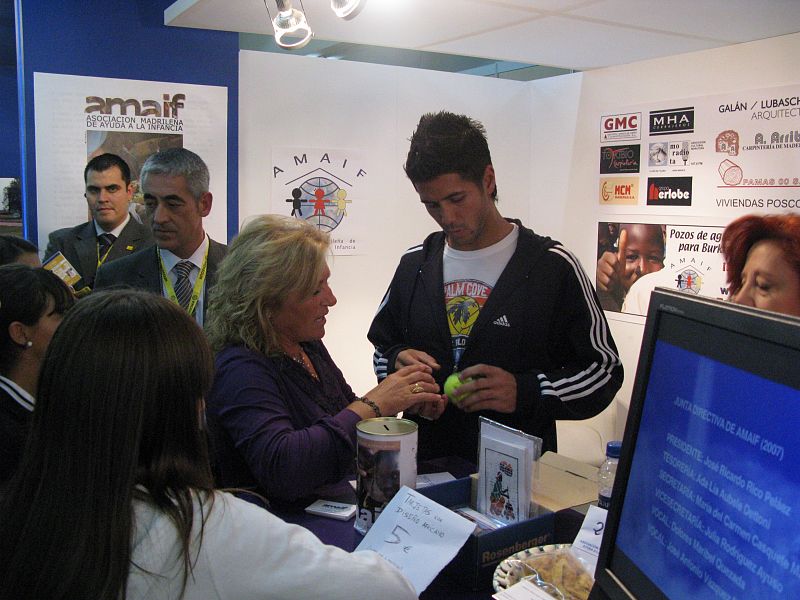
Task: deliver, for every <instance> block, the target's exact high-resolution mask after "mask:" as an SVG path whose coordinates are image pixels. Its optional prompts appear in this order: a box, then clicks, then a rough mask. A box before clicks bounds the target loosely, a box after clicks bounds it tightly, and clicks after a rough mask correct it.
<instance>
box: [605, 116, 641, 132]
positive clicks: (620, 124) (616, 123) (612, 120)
mask: <svg viewBox="0 0 800 600" xmlns="http://www.w3.org/2000/svg"><path fill="white" fill-rule="evenodd" d="M638 126H639V115H622V116H617V117H606V120H605V121H603V129H605V130H606V131H619V130H623V131H624V130H626V129H636V128H637V127H638Z"/></svg>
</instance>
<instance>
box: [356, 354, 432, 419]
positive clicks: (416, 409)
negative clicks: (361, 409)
mask: <svg viewBox="0 0 800 600" xmlns="http://www.w3.org/2000/svg"><path fill="white" fill-rule="evenodd" d="M367 397H368V398H369V399H370V400H372V401H373V402H375V403H376V404H377V405H378V406H379V407H380V409H381V413H382V414H383V415H385V416H390V415H396V414H397V413H399V412H400V411H406V410H408V411H409V412H411V413H416V414H419V415H421V416H423V417H425V418H428V419H436V418H438V417H439V416H441V414H442V413H443V412H444V409H445V407H446V406H447V399H446V398H445V396H443V395H442V394H440V393H439V384H438V383H436V380H435V379H434V378H433V375H431V368H430V367H429V366H428V365H424V364H419V363H417V364H413V365H409V366H407V367H403V368H402V369H398V370H397V371H395V372H394V373H392V374H391V375H389V376H388V377H387V378H386V379H384V380H383V381H382V382H381V383H380V384H378V385H377V386H376V387H374V388H373V389H372V390H370V391H369V392H367Z"/></svg>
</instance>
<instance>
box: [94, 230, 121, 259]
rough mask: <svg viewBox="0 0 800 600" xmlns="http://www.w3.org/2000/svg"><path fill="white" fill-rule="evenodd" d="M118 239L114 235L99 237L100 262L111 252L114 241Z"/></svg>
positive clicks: (107, 234)
mask: <svg viewBox="0 0 800 600" xmlns="http://www.w3.org/2000/svg"><path fill="white" fill-rule="evenodd" d="M116 239H117V236H115V235H114V234H113V233H101V234H100V235H98V236H97V254H99V255H100V260H103V259H104V258H105V257H106V255H107V254H108V251H109V250H111V246H112V244H113V243H114V240H116Z"/></svg>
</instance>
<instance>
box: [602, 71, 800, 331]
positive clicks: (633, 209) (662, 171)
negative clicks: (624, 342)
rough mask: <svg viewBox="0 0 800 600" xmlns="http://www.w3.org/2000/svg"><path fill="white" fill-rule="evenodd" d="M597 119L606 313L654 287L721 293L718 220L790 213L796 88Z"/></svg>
mask: <svg viewBox="0 0 800 600" xmlns="http://www.w3.org/2000/svg"><path fill="white" fill-rule="evenodd" d="M599 124H600V132H599V133H600V135H599V149H598V152H599V156H598V164H599V169H598V179H599V181H598V205H599V219H598V237H597V243H598V252H597V260H598V262H597V272H596V273H597V278H596V285H597V290H598V293H599V295H600V297H601V301H602V302H603V305H604V308H605V309H606V310H610V311H613V312H625V313H632V314H640V315H641V314H644V313H645V312H646V306H647V301H648V300H649V290H652V288H653V287H654V286H655V285H659V286H666V287H673V288H676V289H681V290H684V291H686V292H688V293H694V294H702V295H707V296H711V297H717V298H725V297H727V287H726V279H725V265H724V261H723V259H722V255H721V252H720V239H721V235H722V231H723V230H724V228H725V226H726V225H727V224H728V223H729V222H731V221H732V220H734V219H736V218H737V217H740V216H743V215H746V214H752V213H761V214H765V213H780V212H788V211H792V212H793V211H798V210H800V86H798V85H793V86H785V87H779V88H769V89H763V90H749V91H743V92H732V93H729V94H721V95H718V96H708V97H701V98H689V99H684V100H670V101H668V102H663V103H659V104H653V105H639V106H630V107H623V108H620V109H618V110H616V111H613V112H612V111H610V112H608V113H606V114H603V115H602V116H601V117H600V123H599ZM645 282H647V283H646V284H645Z"/></svg>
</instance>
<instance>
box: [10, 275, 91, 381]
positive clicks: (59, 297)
mask: <svg viewBox="0 0 800 600" xmlns="http://www.w3.org/2000/svg"><path fill="white" fill-rule="evenodd" d="M51 299H52V300H53V307H54V310H55V312H56V313H58V314H60V315H63V314H64V313H66V312H67V310H69V309H70V308H71V307H72V305H73V304H75V297H74V296H73V295H72V292H71V291H70V289H69V288H68V287H67V284H65V283H64V282H63V281H61V280H60V279H59V278H58V277H57V276H56V275H54V274H53V273H51V272H50V271H46V270H45V269H42V268H34V267H29V266H27V265H18V264H11V265H3V266H0V374H4V375H5V374H7V373H8V372H9V370H11V368H12V367H13V366H14V365H16V364H17V361H18V360H19V357H20V355H21V354H22V353H23V352H24V351H25V349H24V348H21V347H20V346H18V345H17V344H16V342H14V340H13V339H11V335H10V333H9V330H8V327H9V325H11V323H13V322H14V321H19V322H20V323H22V324H24V325H35V324H36V322H37V321H38V320H39V319H41V318H42V317H43V316H44V314H45V312H46V311H47V305H48V301H49V300H51Z"/></svg>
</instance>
